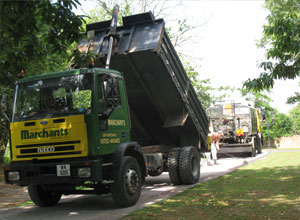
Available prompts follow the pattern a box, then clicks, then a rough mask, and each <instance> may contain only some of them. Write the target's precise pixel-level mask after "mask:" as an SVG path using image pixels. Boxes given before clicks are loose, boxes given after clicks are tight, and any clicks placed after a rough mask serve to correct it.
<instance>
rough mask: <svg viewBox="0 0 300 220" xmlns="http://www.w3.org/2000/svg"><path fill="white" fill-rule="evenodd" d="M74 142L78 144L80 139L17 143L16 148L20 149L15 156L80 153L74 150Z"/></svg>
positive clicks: (29, 156)
mask: <svg viewBox="0 0 300 220" xmlns="http://www.w3.org/2000/svg"><path fill="white" fill-rule="evenodd" d="M75 144H80V141H79V140H77V141H65V142H55V143H41V144H28V145H17V146H16V148H17V149H19V150H20V154H19V155H17V158H31V157H49V156H62V155H76V154H81V153H82V152H81V151H74V149H75Z"/></svg>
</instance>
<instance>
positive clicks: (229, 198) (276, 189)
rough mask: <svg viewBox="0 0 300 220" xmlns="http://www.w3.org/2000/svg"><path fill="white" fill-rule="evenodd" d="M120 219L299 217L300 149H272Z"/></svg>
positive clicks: (169, 219)
mask: <svg viewBox="0 0 300 220" xmlns="http://www.w3.org/2000/svg"><path fill="white" fill-rule="evenodd" d="M123 219H127V220H129V219H130V220H133V219H139V220H140V219H147V220H148V219H164V220H172V219H174V220H175V219H176V220H179V219H183V220H185V219H195V220H197V219H214V220H215V219H222V220H223V219H255V220H256V219H300V152H274V153H272V154H271V155H270V156H269V157H267V158H266V159H263V160H261V161H257V162H255V163H253V164H250V165H248V166H245V167H243V168H240V169H239V170H237V171H235V172H233V173H231V174H229V175H225V176H223V177H219V178H217V179H215V180H212V181H209V182H205V183H201V184H199V185H197V186H195V187H193V188H190V189H189V190H186V191H184V192H182V193H180V194H177V195H175V196H173V197H171V198H169V199H166V200H163V201H161V202H158V203H155V204H153V205H151V206H148V207H146V208H143V209H141V210H138V211H136V212H133V213H131V214H129V215H127V216H125V217H124V218H123Z"/></svg>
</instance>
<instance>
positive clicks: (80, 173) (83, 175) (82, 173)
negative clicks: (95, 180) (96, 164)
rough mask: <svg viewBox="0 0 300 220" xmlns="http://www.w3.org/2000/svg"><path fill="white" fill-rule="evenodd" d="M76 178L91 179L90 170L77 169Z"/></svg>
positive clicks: (85, 168)
mask: <svg viewBox="0 0 300 220" xmlns="http://www.w3.org/2000/svg"><path fill="white" fill-rule="evenodd" d="M77 176H78V177H79V178H89V177H91V168H90V167H81V168H78V169H77Z"/></svg>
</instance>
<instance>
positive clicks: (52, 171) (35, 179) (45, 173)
mask: <svg viewBox="0 0 300 220" xmlns="http://www.w3.org/2000/svg"><path fill="white" fill-rule="evenodd" d="M65 164H69V165H70V176H58V175H57V165H65ZM82 167H90V168H91V177H89V178H80V177H79V176H78V172H77V170H78V168H82ZM11 171H19V172H20V179H19V180H13V181H10V180H9V178H8V173H9V172H11ZM102 173H103V171H102V159H92V160H90V159H88V158H81V160H78V159H77V160H75V161H72V160H68V161H64V162H59V163H57V162H49V163H18V162H16V163H12V164H11V165H9V166H6V167H4V175H5V183H7V184H18V185H20V186H27V185H30V184H74V185H80V184H82V183H83V182H85V181H93V182H100V181H102Z"/></svg>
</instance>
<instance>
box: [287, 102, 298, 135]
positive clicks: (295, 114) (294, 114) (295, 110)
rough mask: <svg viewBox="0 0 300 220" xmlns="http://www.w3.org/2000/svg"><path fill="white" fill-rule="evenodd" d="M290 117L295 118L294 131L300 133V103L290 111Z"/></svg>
mask: <svg viewBox="0 0 300 220" xmlns="http://www.w3.org/2000/svg"><path fill="white" fill-rule="evenodd" d="M289 117H290V118H292V119H293V133H294V134H300V105H297V106H295V107H294V108H292V109H291V110H290V111H289Z"/></svg>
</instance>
